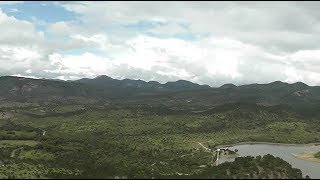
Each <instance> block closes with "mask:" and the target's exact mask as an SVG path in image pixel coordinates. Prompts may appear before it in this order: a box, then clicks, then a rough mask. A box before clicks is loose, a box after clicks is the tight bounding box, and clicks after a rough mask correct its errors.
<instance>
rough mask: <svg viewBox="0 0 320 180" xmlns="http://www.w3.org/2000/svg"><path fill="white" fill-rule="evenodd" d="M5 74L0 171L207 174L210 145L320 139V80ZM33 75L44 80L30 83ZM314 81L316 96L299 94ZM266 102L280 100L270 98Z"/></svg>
mask: <svg viewBox="0 0 320 180" xmlns="http://www.w3.org/2000/svg"><path fill="white" fill-rule="evenodd" d="M6 78H9V79H10V81H7V80H6V81H5V83H7V84H5V83H4V82H3V81H2V82H1V81H0V83H2V84H1V86H0V87H1V88H0V95H1V96H0V97H1V99H2V100H1V103H0V104H1V105H0V112H1V116H0V144H1V151H0V156H1V161H0V165H1V166H0V176H1V178H31V177H33V178H34V177H35V178H38V177H40V178H115V177H126V178H152V177H154V178H170V177H177V178H186V176H187V178H189V177H190V178H191V177H202V175H201V174H202V173H204V172H209V171H210V168H213V167H211V164H212V159H214V160H215V157H212V155H213V154H212V152H211V151H208V150H206V149H205V148H204V147H207V148H209V149H212V150H213V149H215V148H216V146H218V145H222V144H233V143H240V142H248V141H250V142H272V143H288V144H308V143H319V141H320V128H319V127H320V126H319V125H320V121H319V117H320V116H319V115H320V114H319V112H318V111H317V109H316V108H317V107H318V106H319V104H318V102H319V97H320V96H319V94H318V87H309V86H308V87H306V86H304V85H302V86H300V85H299V84H294V85H290V84H281V83H276V84H274V83H271V84H270V85H268V86H267V85H261V86H263V88H262V87H259V86H258V88H257V87H256V86H257V85H255V86H254V87H251V85H248V87H241V88H240V89H238V87H232V89H227V90H226V89H223V90H221V89H219V88H208V87H205V89H202V87H201V88H200V89H197V88H195V87H197V86H195V87H194V86H192V88H195V89H192V90H191V89H188V88H187V89H185V88H186V87H184V88H180V89H179V88H178V89H175V88H173V89H170V88H171V87H172V86H170V88H168V89H167V90H166V92H163V91H162V90H161V91H158V90H157V89H152V88H151V90H150V89H135V90H132V91H131V90H130V88H129V89H126V88H124V87H117V86H115V87H114V88H115V90H110V88H109V87H105V88H103V89H102V90H101V89H100V90H97V89H96V88H95V86H93V85H87V84H83V83H75V82H62V81H59V82H57V81H52V80H32V79H27V78H18V77H6ZM1 79H2V80H3V78H0V80H1ZM133 82H134V80H133ZM30 83H31V84H33V85H32V86H31V87H37V88H31V89H30V91H29V89H28V91H24V90H23V88H22V87H26V86H30ZM38 83H39V85H35V84H38ZM28 84H29V85H28ZM131 84H132V82H131ZM133 84H134V83H133ZM178 84H179V82H178ZM278 84H279V86H277V85H278ZM122 86H123V84H122ZM177 86H178V85H176V86H173V87H177ZM269 86H271V87H269ZM13 87H16V88H13ZM72 87H77V88H72ZM249 87H250V88H249ZM66 88H67V89H66ZM81 88H83V89H81ZM305 88H307V89H310V90H309V93H310V94H307V95H305V96H297V95H294V92H296V91H299V90H301V89H302V90H303V89H305ZM12 89H19V90H17V91H16V93H13V94H12V93H11V92H12ZM124 89H125V90H124ZM253 89H254V90H253ZM257 89H260V90H257ZM121 91H123V92H121ZM139 91H147V92H151V91H153V95H150V93H149V94H148V95H145V94H143V95H141V94H139V93H138V92H139ZM260 91H263V92H265V93H261V92H260ZM96 92H97V93H96ZM99 92H100V94H99ZM127 92H130V93H133V94H130V95H128V94H127ZM78 93H79V94H78ZM268 93H269V94H268ZM267 95H268V96H272V97H273V98H270V99H268V98H267ZM249 96H250V97H251V98H248V97H249ZM186 100H189V101H190V102H187V101H186ZM271 100H272V102H271ZM267 101H268V102H269V103H271V104H276V105H272V106H270V105H268V106H266V105H262V104H263V103H264V102H267ZM279 102H280V103H279ZM261 103H262V104H261ZM310 104H314V105H312V106H311V105H310ZM307 105H309V106H307ZM250 161H251V160H250ZM270 161H273V160H272V158H271V159H270ZM254 162H256V163H258V162H259V160H257V161H255V160H254ZM258 164H259V163H258ZM151 165H152V166H151ZM259 167H260V165H259ZM284 168H288V169H290V168H291V167H289V166H284ZM211 172H212V173H213V172H214V171H211ZM294 172H296V171H294ZM187 174H188V175H187ZM258 174H259V173H258ZM258 174H257V172H255V173H254V176H258ZM298 174H299V173H298ZM298 174H295V175H294V176H292V177H299V176H301V175H298ZM213 176H215V175H214V173H213ZM261 176H262V175H261ZM286 176H287V175H286V174H281V177H286ZM288 176H289V175H288ZM290 177H291V176H290Z"/></svg>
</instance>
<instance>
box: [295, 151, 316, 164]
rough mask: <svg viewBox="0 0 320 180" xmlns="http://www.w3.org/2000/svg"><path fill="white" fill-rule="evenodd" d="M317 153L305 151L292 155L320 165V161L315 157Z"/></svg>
mask: <svg viewBox="0 0 320 180" xmlns="http://www.w3.org/2000/svg"><path fill="white" fill-rule="evenodd" d="M315 153H317V152H315V151H304V152H302V153H299V154H293V153H292V155H293V156H294V157H296V158H298V159H302V160H306V161H313V162H318V163H320V159H318V158H315V157H314V154H315Z"/></svg>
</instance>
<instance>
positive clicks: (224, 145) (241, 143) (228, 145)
mask: <svg viewBox="0 0 320 180" xmlns="http://www.w3.org/2000/svg"><path fill="white" fill-rule="evenodd" d="M244 144H268V145H282V146H318V145H320V143H309V144H289V143H272V142H252V141H248V142H240V143H234V144H221V145H218V146H216V147H215V148H222V147H232V146H237V145H244Z"/></svg>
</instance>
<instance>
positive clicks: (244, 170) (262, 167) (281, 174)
mask: <svg viewBox="0 0 320 180" xmlns="http://www.w3.org/2000/svg"><path fill="white" fill-rule="evenodd" d="M197 177H200V178H214V179H216V178H218V179H221V178H223V179H225V178H228V179H229V178H230V179H233V178H237V179H238V178H241V179H243V178H244V179H252V178H253V179H254V178H259V179H283V178H285V179H287V178H289V179H302V172H301V170H299V169H296V168H292V166H291V165H290V164H289V163H288V162H286V161H284V160H283V159H281V158H279V157H274V156H272V155H270V154H267V155H264V156H263V157H261V156H257V157H252V156H246V157H237V158H236V159H235V161H233V162H225V163H222V164H220V165H219V166H212V167H209V168H207V169H206V170H205V171H203V172H202V173H200V174H198V175H197Z"/></svg>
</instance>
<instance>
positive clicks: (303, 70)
mask: <svg viewBox="0 0 320 180" xmlns="http://www.w3.org/2000/svg"><path fill="white" fill-rule="evenodd" d="M319 9H320V2H294V1H292V2H206V1H204V2H170V1H167V2H142V1H140V2H129V1H127V2H98V1H96V2H92V1H91V2H84V1H81V2H62V1H61V2H39V1H37V2H14V1H11V2H4V1H2V2H0V75H16V76H26V77H34V78H54V79H63V80H69V79H70V80H74V79H80V78H84V77H87V78H94V77H96V76H98V75H107V76H110V77H112V78H116V79H124V78H131V79H142V80H145V81H150V80H156V81H159V82H161V83H165V82H167V81H176V80H179V79H185V80H189V81H192V82H195V83H199V84H208V85H210V86H213V87H216V86H221V85H222V84H225V83H233V84H236V85H241V84H249V83H269V82H273V81H277V80H280V81H285V82H289V83H293V82H297V81H302V82H305V83H306V84H309V85H320V12H319V11H318V10H319Z"/></svg>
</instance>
